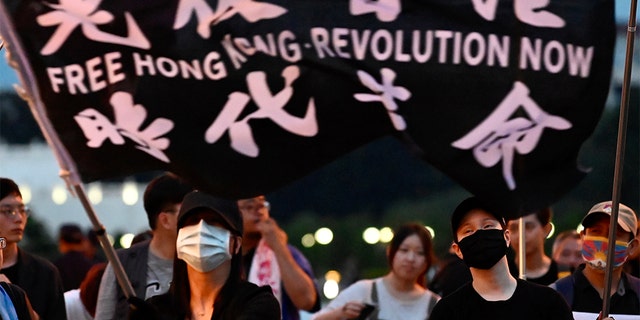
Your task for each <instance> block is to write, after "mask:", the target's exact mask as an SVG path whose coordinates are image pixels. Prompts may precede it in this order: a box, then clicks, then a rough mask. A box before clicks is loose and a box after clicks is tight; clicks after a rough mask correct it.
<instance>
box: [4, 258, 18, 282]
mask: <svg viewBox="0 0 640 320" xmlns="http://www.w3.org/2000/svg"><path fill="white" fill-rule="evenodd" d="M19 270H20V269H19V268H18V264H17V263H16V264H14V265H12V266H11V267H7V268H3V269H2V270H0V273H2V274H4V275H5V276H7V278H9V280H11V282H15V281H18V271H19Z"/></svg>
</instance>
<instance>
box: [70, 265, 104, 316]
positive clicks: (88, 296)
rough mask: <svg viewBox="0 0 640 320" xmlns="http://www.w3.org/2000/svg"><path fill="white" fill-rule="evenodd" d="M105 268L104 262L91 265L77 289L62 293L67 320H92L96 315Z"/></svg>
mask: <svg viewBox="0 0 640 320" xmlns="http://www.w3.org/2000/svg"><path fill="white" fill-rule="evenodd" d="M106 267H107V264H106V263H104V262H103V263H98V264H95V265H93V266H92V267H91V268H90V269H89V271H88V272H87V275H86V277H85V278H84V279H83V280H82V283H81V284H80V287H79V288H78V289H73V290H69V291H67V292H65V293H64V302H65V305H66V307H67V319H69V320H93V317H94V316H95V314H96V303H97V300H98V290H99V288H100V279H101V278H102V275H103V274H104V269H105V268H106Z"/></svg>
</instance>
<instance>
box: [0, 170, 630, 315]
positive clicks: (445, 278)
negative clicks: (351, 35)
mask: <svg viewBox="0 0 640 320" xmlns="http://www.w3.org/2000/svg"><path fill="white" fill-rule="evenodd" d="M143 201H144V209H145V211H146V214H147V217H148V222H149V228H150V230H149V231H145V232H142V233H140V234H139V235H138V236H136V238H135V239H134V241H133V244H132V246H131V247H129V248H127V249H119V250H118V251H117V257H118V260H119V262H120V265H121V268H122V271H124V274H126V277H127V278H128V281H129V282H130V284H131V288H132V289H133V291H134V295H131V296H129V295H128V294H127V293H126V292H125V291H126V290H122V289H121V287H120V284H119V281H118V280H119V279H118V278H117V277H116V274H117V270H115V268H116V267H118V268H119V267H120V266H115V267H114V266H113V265H112V264H111V263H109V262H108V261H103V260H102V259H100V258H99V257H97V255H96V250H97V241H96V239H95V237H96V235H95V233H91V232H89V233H87V234H85V233H83V231H82V230H81V229H80V227H79V226H77V225H75V224H65V225H63V226H61V227H60V229H59V234H58V249H59V251H60V253H61V256H60V258H58V259H56V260H55V261H52V262H50V261H48V260H47V259H44V258H42V257H39V256H37V255H34V254H31V253H29V252H27V251H25V250H23V249H22V248H21V247H20V246H19V243H20V241H21V240H22V239H23V236H24V230H25V226H26V224H27V219H28V216H29V211H28V209H27V208H26V206H25V203H24V201H23V199H22V194H21V192H20V189H19V187H18V185H17V184H16V183H15V182H14V181H13V180H11V179H9V178H0V319H3V320H13V319H70V320H85V319H87V320H90V319H284V320H297V319H300V317H301V311H305V312H306V313H307V314H308V315H309V317H310V318H311V319H318V320H323V319H372V320H373V319H407V320H413V319H421V320H422V319H432V320H439V319H574V317H576V315H582V314H595V316H596V317H598V318H601V316H599V315H598V314H599V313H600V310H601V308H602V305H603V297H605V298H608V299H609V301H610V304H609V305H610V309H609V310H608V311H609V313H610V314H613V315H628V316H636V317H637V318H638V319H640V279H638V278H637V276H638V272H639V271H640V270H638V268H637V260H638V258H639V257H640V236H639V235H638V233H639V232H638V231H639V229H638V218H637V215H636V213H635V212H634V211H633V210H632V209H631V208H629V207H628V206H626V205H624V204H619V209H618V219H617V225H616V228H617V229H616V230H617V232H616V239H615V246H614V247H615V254H614V260H613V261H608V258H607V250H608V246H609V241H610V239H609V238H608V233H609V227H610V226H609V224H610V220H611V212H612V202H611V201H605V202H600V203H596V204H595V205H593V207H592V208H591V209H590V210H588V211H587V213H586V214H585V216H584V218H583V219H582V221H581V225H582V227H583V230H582V231H580V232H578V231H573V230H570V231H564V232H560V233H559V234H558V235H557V236H556V237H555V240H554V242H553V247H552V252H551V254H550V255H548V254H547V253H546V252H545V241H546V239H547V238H548V236H549V234H550V233H551V229H552V228H551V221H552V218H553V212H552V209H551V208H542V209H541V210H539V211H536V212H531V213H529V214H525V215H524V216H523V217H522V218H521V219H515V220H506V219H505V215H502V214H501V212H500V210H499V209H497V208H496V207H495V206H492V205H491V204H490V203H485V202H483V200H481V199H479V198H476V197H469V198H467V199H461V202H460V203H459V205H458V206H457V207H456V208H455V210H454V211H453V212H452V214H451V221H450V223H451V236H452V238H453V242H452V243H451V246H450V250H449V252H448V255H447V256H446V257H445V258H444V259H440V260H439V261H438V259H436V254H435V252H434V248H433V243H432V238H431V235H430V233H429V232H428V231H427V229H426V228H425V227H424V225H422V224H420V223H415V222H405V223H400V224H399V225H398V226H397V227H396V228H395V229H394V233H393V234H394V236H393V238H392V240H391V241H390V242H389V244H388V247H387V251H386V257H387V264H388V271H387V272H386V273H385V274H384V275H381V276H379V277H376V278H370V279H359V280H357V281H355V282H353V283H351V284H349V285H348V286H346V287H345V288H342V290H341V292H340V293H339V294H338V296H337V297H336V298H334V299H332V300H331V301H326V302H325V303H322V302H323V299H322V297H321V294H320V291H319V290H318V284H317V280H316V279H317V278H316V276H315V274H314V271H313V268H312V263H311V262H310V261H309V260H308V259H307V258H306V257H305V256H304V254H303V253H302V252H301V251H300V250H299V249H298V248H296V247H295V246H293V245H292V244H291V243H290V241H289V239H288V235H287V233H286V232H285V231H284V230H283V229H282V228H281V227H280V226H279V225H278V223H277V221H276V220H275V219H273V218H272V217H271V216H270V204H269V202H268V201H267V199H266V198H265V197H264V196H257V197H254V198H248V199H239V200H229V199H223V198H220V197H216V196H214V195H210V194H207V193H205V192H202V191H198V190H196V189H195V188H193V187H192V186H191V185H190V184H188V183H187V182H185V181H183V180H182V179H180V178H179V177H178V176H176V175H174V174H171V173H165V174H162V175H159V176H158V177H156V178H155V179H153V180H152V181H151V182H150V183H149V184H148V185H147V187H146V189H145V193H144V197H143ZM520 224H522V225H520ZM520 228H522V229H523V230H524V231H523V232H522V233H520V232H518V230H519V229H520ZM520 235H522V237H523V238H522V239H520V238H521V236H520ZM521 242H522V243H524V248H525V249H524V251H522V252H521V249H520V248H521V246H520V244H521ZM521 260H522V261H521ZM633 263H636V264H635V266H636V267H633ZM607 265H612V266H613V272H612V274H611V284H612V285H611V289H610V292H604V291H605V287H606V281H607V279H606V277H607V276H608V274H607V273H606V272H605V268H607ZM431 270H436V271H437V272H435V275H429V273H428V271H431ZM576 319H577V317H576ZM593 319H595V317H594V318H593Z"/></svg>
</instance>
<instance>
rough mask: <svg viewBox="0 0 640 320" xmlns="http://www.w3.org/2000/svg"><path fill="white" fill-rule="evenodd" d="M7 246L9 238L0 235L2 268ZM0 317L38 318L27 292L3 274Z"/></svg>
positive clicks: (0, 287)
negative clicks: (10, 281)
mask: <svg viewBox="0 0 640 320" xmlns="http://www.w3.org/2000/svg"><path fill="white" fill-rule="evenodd" d="M6 246H7V240H6V239H5V238H2V237H0V268H2V263H3V260H4V259H3V254H2V252H3V251H4V248H5V247H6ZM0 319H7V320H10V319H19V320H22V319H24V320H31V319H34V320H35V319H38V315H37V314H36V313H35V311H33V308H32V307H31V302H30V301H29V298H27V293H26V292H24V290H22V288H20V287H18V286H16V285H14V284H12V283H9V282H8V279H7V278H6V277H5V276H4V275H2V274H0Z"/></svg>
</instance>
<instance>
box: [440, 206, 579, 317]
mask: <svg viewBox="0 0 640 320" xmlns="http://www.w3.org/2000/svg"><path fill="white" fill-rule="evenodd" d="M494 212H495V211H493V210H492V209H491V208H490V207H489V206H487V205H486V204H484V203H483V202H482V201H480V200H479V199H477V198H475V197H471V198H468V199H466V200H464V201H463V202H462V203H460V204H459V205H458V207H457V208H456V209H455V211H454V212H453V216H452V217H451V228H452V231H453V239H454V244H453V250H454V251H455V253H456V255H458V257H460V258H461V259H463V260H464V262H465V263H466V264H467V266H469V269H470V271H471V276H472V278H473V280H472V281H471V282H469V283H467V284H466V285H464V286H463V287H461V288H460V289H458V290H457V291H455V292H454V293H452V294H450V295H449V296H446V297H444V298H442V300H440V301H439V302H438V303H437V304H436V306H435V307H434V309H433V312H432V313H431V316H430V317H429V319H430V320H440V319H448V320H452V319H453V320H455V319H460V320H466V319H492V320H496V319H505V320H507V319H509V320H511V319H523V320H534V319H535V320H553V319H558V320H560V319H573V315H572V314H571V310H570V309H569V306H568V305H567V304H566V302H565V301H564V299H563V298H562V296H560V295H559V294H558V293H557V292H555V291H554V290H553V289H551V288H549V287H545V286H541V285H537V284H534V283H530V282H527V281H524V280H520V279H516V278H514V277H513V276H512V275H511V274H510V273H509V265H508V262H507V256H506V253H507V248H508V246H509V242H510V234H509V230H506V229H505V221H504V219H503V218H502V216H500V215H497V214H495V213H494Z"/></svg>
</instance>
